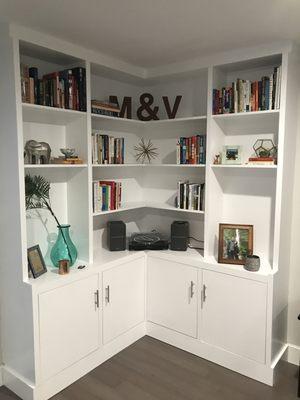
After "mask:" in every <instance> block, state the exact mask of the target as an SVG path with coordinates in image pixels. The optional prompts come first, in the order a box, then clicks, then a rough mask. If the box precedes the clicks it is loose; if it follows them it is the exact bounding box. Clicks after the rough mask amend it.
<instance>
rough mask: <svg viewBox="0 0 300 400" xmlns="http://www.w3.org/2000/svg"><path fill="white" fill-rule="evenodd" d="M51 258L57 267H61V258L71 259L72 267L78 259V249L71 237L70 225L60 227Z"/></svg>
mask: <svg viewBox="0 0 300 400" xmlns="http://www.w3.org/2000/svg"><path fill="white" fill-rule="evenodd" d="M50 258H51V261H52V263H53V265H54V266H55V267H57V268H58V267H59V261H60V260H69V261H70V267H71V266H72V265H73V264H74V263H75V261H76V259H77V249H76V247H75V245H74V243H73V242H72V240H71V238H70V225H61V229H60V228H59V227H58V236H57V239H56V242H55V244H54V246H53V247H52V250H51V253H50Z"/></svg>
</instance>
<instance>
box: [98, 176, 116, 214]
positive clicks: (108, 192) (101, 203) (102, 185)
mask: <svg viewBox="0 0 300 400" xmlns="http://www.w3.org/2000/svg"><path fill="white" fill-rule="evenodd" d="M121 193H122V184H121V182H115V181H94V182H93V211H94V213H99V212H102V211H110V210H117V209H119V208H120V207H121Z"/></svg>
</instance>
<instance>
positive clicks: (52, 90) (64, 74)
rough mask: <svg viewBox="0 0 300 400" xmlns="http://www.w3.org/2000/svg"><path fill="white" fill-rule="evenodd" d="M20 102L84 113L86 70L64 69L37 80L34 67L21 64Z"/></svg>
mask: <svg viewBox="0 0 300 400" xmlns="http://www.w3.org/2000/svg"><path fill="white" fill-rule="evenodd" d="M21 93H22V102H23V103H31V104H39V105H42V106H49V107H58V108H66V109H70V110H77V111H86V70H85V68H82V67H76V68H71V69H65V70H63V71H56V72H52V73H50V74H46V75H43V76H42V78H39V71H38V68H36V67H29V66H27V65H24V64H21Z"/></svg>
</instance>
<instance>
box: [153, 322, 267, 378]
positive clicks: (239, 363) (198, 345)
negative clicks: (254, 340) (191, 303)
mask: <svg viewBox="0 0 300 400" xmlns="http://www.w3.org/2000/svg"><path fill="white" fill-rule="evenodd" d="M147 335H149V336H151V337H153V338H154V339H158V340H161V341H162V342H165V343H168V344H170V345H172V346H175V347H178V348H179V349H182V350H185V351H187V352H189V353H192V354H195V355H196V356H198V357H202V358H205V359H206V360H208V361H212V362H214V363H216V364H219V365H221V366H222V367H225V368H228V369H230V370H232V371H235V372H238V373H239V374H242V375H245V376H247V377H249V378H252V379H255V380H256V381H259V382H262V383H265V384H267V385H269V386H273V375H274V370H273V368H272V367H271V366H267V365H265V364H260V363H258V362H256V361H253V360H250V359H247V358H244V357H240V356H238V355H236V354H233V353H230V352H228V351H226V350H223V349H221V348H217V347H214V346H211V345H209V344H207V343H203V342H201V341H200V340H198V339H194V338H192V337H189V336H186V335H182V334H181V333H178V332H175V331H172V330H170V329H168V328H165V327H162V326H160V325H156V324H154V323H152V322H148V323H147Z"/></svg>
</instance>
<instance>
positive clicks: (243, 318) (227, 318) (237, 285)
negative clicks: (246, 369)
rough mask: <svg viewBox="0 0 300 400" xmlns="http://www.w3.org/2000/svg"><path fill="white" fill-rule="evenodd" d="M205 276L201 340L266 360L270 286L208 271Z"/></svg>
mask: <svg viewBox="0 0 300 400" xmlns="http://www.w3.org/2000/svg"><path fill="white" fill-rule="evenodd" d="M202 279H203V288H204V289H205V291H204V296H203V298H202V324H201V339H202V340H203V341H204V342H206V343H209V344H212V345H215V346H218V347H221V348H223V349H225V350H228V351H230V352H232V353H235V354H238V355H240V356H243V357H247V358H250V359H252V360H255V361H258V362H261V363H264V362H265V341H266V318H267V285H266V284H265V283H261V282H257V281H252V280H248V279H243V278H239V277H234V276H231V275H226V274H221V273H217V272H213V271H207V270H204V271H203V277H202Z"/></svg>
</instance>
